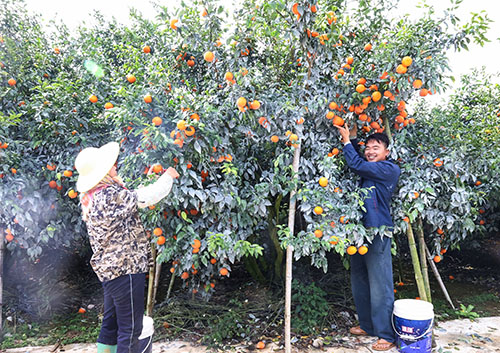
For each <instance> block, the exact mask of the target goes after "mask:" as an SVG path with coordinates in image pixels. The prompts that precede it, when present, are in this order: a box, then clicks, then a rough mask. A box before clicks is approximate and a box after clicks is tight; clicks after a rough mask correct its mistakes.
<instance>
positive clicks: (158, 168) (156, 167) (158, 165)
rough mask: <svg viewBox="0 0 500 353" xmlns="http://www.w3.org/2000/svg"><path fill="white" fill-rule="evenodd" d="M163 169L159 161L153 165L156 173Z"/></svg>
mask: <svg viewBox="0 0 500 353" xmlns="http://www.w3.org/2000/svg"><path fill="white" fill-rule="evenodd" d="M162 170H163V167H162V166H161V164H159V163H158V164H155V165H154V166H153V172H154V173H156V174H158V173H160V172H161V171H162ZM155 235H156V234H155ZM160 235H161V234H160Z"/></svg>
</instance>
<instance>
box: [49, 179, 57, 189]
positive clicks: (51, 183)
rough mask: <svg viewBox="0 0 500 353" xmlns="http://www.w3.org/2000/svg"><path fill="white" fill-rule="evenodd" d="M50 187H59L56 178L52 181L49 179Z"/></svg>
mask: <svg viewBox="0 0 500 353" xmlns="http://www.w3.org/2000/svg"><path fill="white" fill-rule="evenodd" d="M49 187H50V188H51V189H55V188H56V187H57V183H56V181H55V180H51V181H49Z"/></svg>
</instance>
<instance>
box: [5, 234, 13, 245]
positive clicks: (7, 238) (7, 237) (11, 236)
mask: <svg viewBox="0 0 500 353" xmlns="http://www.w3.org/2000/svg"><path fill="white" fill-rule="evenodd" d="M5 240H7V241H8V242H9V243H10V242H11V241H12V240H14V236H13V235H12V233H8V234H7V235H6V236H5Z"/></svg>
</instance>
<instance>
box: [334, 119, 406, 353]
mask: <svg viewBox="0 0 500 353" xmlns="http://www.w3.org/2000/svg"><path fill="white" fill-rule="evenodd" d="M335 127H337V128H338V130H339V132H340V135H341V136H342V143H343V144H344V156H345V159H346V161H347V165H348V166H349V168H350V169H351V170H352V171H353V172H354V173H356V174H357V175H359V176H360V177H361V181H360V186H361V187H362V188H367V189H369V192H368V196H367V198H366V199H365V201H364V202H365V203H364V206H365V209H366V211H363V224H364V226H365V227H367V228H370V227H376V228H378V227H381V226H386V227H387V229H388V230H389V231H388V232H386V234H385V235H381V236H378V235H377V236H375V238H374V239H373V241H372V243H371V244H370V246H369V251H368V253H366V255H360V254H354V255H353V256H351V288H352V294H353V297H354V304H355V305H356V311H357V313H358V320H359V326H356V327H352V328H351V329H350V332H351V333H352V334H353V335H360V336H363V335H370V336H376V337H378V340H377V342H375V343H374V344H373V346H372V348H373V349H374V350H377V351H385V350H389V349H391V348H392V347H394V346H395V344H394V342H395V333H394V331H393V329H392V325H391V315H392V310H393V305H394V284H393V277H392V257H391V242H392V240H391V236H392V232H391V230H392V228H393V227H394V224H393V223H392V218H391V211H390V205H391V197H392V194H393V192H394V190H395V189H396V185H397V183H398V180H399V175H400V173H401V170H400V169H399V167H398V166H397V165H396V164H395V163H393V162H391V161H390V160H388V157H389V153H390V151H389V139H388V137H387V135H385V134H383V133H376V134H373V135H370V136H368V137H367V139H366V141H365V152H364V157H365V158H366V160H365V159H363V158H362V156H361V155H360V154H359V146H358V141H357V138H356V134H357V126H356V125H354V127H353V129H351V130H350V131H349V127H348V126H347V124H345V126H343V127H341V126H335Z"/></svg>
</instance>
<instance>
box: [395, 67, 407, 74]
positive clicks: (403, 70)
mask: <svg viewBox="0 0 500 353" xmlns="http://www.w3.org/2000/svg"><path fill="white" fill-rule="evenodd" d="M407 70H408V69H407V68H406V66H403V65H398V67H397V68H396V72H397V73H398V74H405V73H406V71H407Z"/></svg>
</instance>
